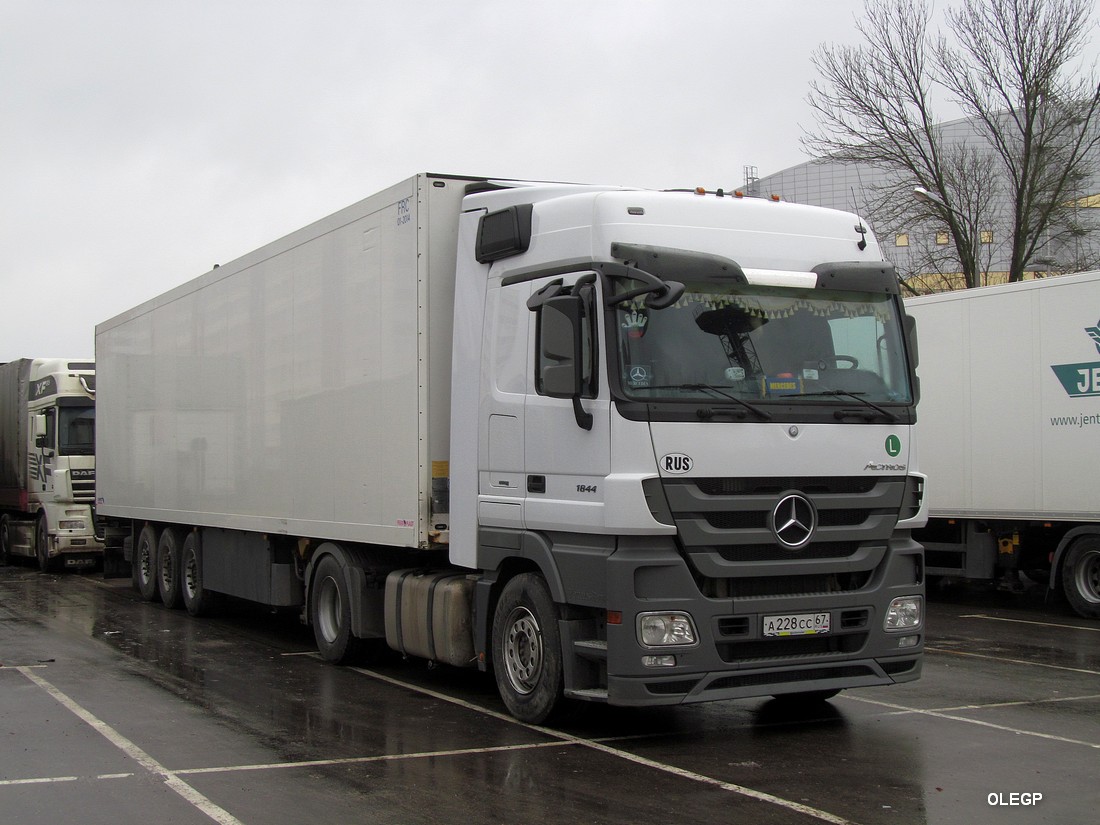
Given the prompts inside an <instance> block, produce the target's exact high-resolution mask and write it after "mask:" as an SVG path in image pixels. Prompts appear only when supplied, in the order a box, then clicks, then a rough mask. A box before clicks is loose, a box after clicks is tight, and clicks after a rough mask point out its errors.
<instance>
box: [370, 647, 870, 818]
mask: <svg viewBox="0 0 1100 825" xmlns="http://www.w3.org/2000/svg"><path fill="white" fill-rule="evenodd" d="M351 670H354V671H355V672H357V673H362V674H363V675H364V676H369V677H370V678H372V679H377V680H379V681H382V682H386V683H388V684H391V685H395V686H397V687H402V688H406V689H408V690H412V691H415V692H416V693H420V694H423V695H424V696H430V697H432V698H433V699H439V700H442V701H444V702H449V703H451V704H452V705H458V706H459V707H462V708H466V709H467V710H472V711H474V712H476V713H480V714H483V715H485V716H491V717H492V718H494V719H500V720H501V721H504V722H508V723H510V724H514V725H518V726H520V727H523V728H527V729H528V730H531V731H535V732H537V733H541V734H543V735H544V736H550V737H553V738H555V739H558V740H560V741H562V742H566V743H570V744H574V745H578V746H580V747H584V748H588V749H590V750H595V751H599V752H600V753H604V754H607V755H609V756H613V757H616V758H618V759H624V760H626V761H628V762H633V763H634V764H636V765H641V766H642V767H646V768H652V769H654V770H658V771H661V772H663V773H667V774H671V775H672V776H676V777H679V778H680V779H688V780H690V781H692V782H698V783H701V784H704V785H709V786H710V787H712V788H719V789H721V790H725V791H730V792H731V793H735V794H738V795H740V796H744V797H748V798H749V799H755V800H756V801H758V802H765V803H768V804H771V805H776V806H778V807H781V808H786V809H787V810H789V811H794V812H797V813H800V814H805V815H806V816H810V817H813V818H814V819H819V820H821V821H822V822H829V823H832V825H851V823H850V821H849V820H847V819H844V818H843V817H840V816H837V815H835V814H831V813H829V812H828V811H822V810H819V809H817V808H812V807H810V806H809V805H803V804H802V803H801V802H795V801H793V800H791V799H784V798H783V797H780V796H775V795H773V794H769V793H765V792H763V791H758V790H755V789H754V788H749V787H746V786H744V785H737V784H734V783H732V782H723V781H722V780H720V779H715V778H714V777H712V776H706V775H705V774H701V773H695V772H694V771H689V770H685V769H684V768H677V767H676V766H675V765H668V764H666V763H664V762H658V761H656V760H654V759H648V758H646V757H644V756H639V755H637V754H634V753H630V751H624V750H620V749H619V748H615V747H612V746H611V745H608V744H606V743H604V742H600V741H598V740H594V739H584V738H583V737H580V736H572V735H570V734H568V733H562V732H561V731H557V730H554V729H553V728H546V727H542V726H541V725H531V724H528V723H526V722H521V721H519V720H518V719H516V718H515V717H513V716H509V715H508V714H505V713H500V712H498V711H495V710H490V709H489V708H484V707H481V706H480V705H476V704H474V703H472V702H467V701H465V700H464V699H458V698H456V697H454V696H448V695H447V694H445V693H439V692H438V691H434V690H429V689H428V688H424V687H421V686H419V685H414V684H410V683H408V682H403V681H401V680H400V679H395V678H393V677H392V676H386V675H384V674H382V673H378V672H376V671H373V670H367V669H365V668H359V667H353V668H351Z"/></svg>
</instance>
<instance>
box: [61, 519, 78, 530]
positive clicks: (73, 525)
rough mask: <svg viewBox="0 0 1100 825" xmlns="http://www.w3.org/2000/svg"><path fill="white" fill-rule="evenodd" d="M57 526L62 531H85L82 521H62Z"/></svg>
mask: <svg viewBox="0 0 1100 825" xmlns="http://www.w3.org/2000/svg"><path fill="white" fill-rule="evenodd" d="M57 526H58V528H59V529H61V530H83V529H84V522H83V521H81V520H80V519H78V518H76V519H62V520H61V521H59V522H58V523H57Z"/></svg>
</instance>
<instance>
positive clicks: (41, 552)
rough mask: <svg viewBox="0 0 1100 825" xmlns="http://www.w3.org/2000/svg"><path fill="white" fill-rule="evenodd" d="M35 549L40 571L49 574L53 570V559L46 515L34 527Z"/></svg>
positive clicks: (40, 517)
mask: <svg viewBox="0 0 1100 825" xmlns="http://www.w3.org/2000/svg"><path fill="white" fill-rule="evenodd" d="M34 549H35V555H36V556H37V557H38V569H39V570H40V571H41V572H43V573H49V572H50V570H51V569H52V568H53V559H51V558H50V531H49V528H48V527H47V525H46V517H45V516H44V515H42V516H39V517H38V521H37V522H36V523H35V525H34Z"/></svg>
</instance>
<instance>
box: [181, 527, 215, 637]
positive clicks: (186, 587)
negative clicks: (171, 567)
mask: <svg viewBox="0 0 1100 825" xmlns="http://www.w3.org/2000/svg"><path fill="white" fill-rule="evenodd" d="M179 585H180V599H181V600H182V601H183V606H184V607H185V608H186V609H187V612H188V613H190V614H191V615H192V616H196V617H197V616H209V615H210V614H211V613H213V612H214V611H215V610H217V608H218V601H219V595H218V594H217V593H213V592H211V591H210V590H207V589H206V588H205V587H204V586H203V583H202V541H201V540H200V539H199V534H198V532H197V531H195V530H192V531H191V532H190V533H188V534H187V538H185V539H184V540H183V547H182V548H181V549H180V562H179Z"/></svg>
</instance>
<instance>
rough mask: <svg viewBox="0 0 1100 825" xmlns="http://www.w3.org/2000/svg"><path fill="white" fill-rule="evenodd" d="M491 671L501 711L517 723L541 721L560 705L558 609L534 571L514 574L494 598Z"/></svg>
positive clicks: (562, 686)
mask: <svg viewBox="0 0 1100 825" xmlns="http://www.w3.org/2000/svg"><path fill="white" fill-rule="evenodd" d="M493 673H494V675H495V676H496V681H497V690H498V691H500V697H501V699H503V700H504V705H505V707H507V708H508V711H509V712H510V713H511V714H512V715H513V716H515V717H516V718H517V719H519V720H520V721H521V722H528V723H530V724H533V725H538V724H541V723H542V722H545V721H546V720H547V719H549V718H550V716H551V715H552V714H553V713H554V712H555V710H556V709H557V708H558V706H559V705H560V703H561V701H562V697H563V691H564V681H563V679H564V677H563V667H562V651H561V635H560V634H559V632H558V609H557V607H555V606H554V601H553V599H552V598H551V597H550V590H549V588H548V587H547V586H546V581H545V579H543V578H542V576H541V575H539V574H538V573H522V574H520V575H518V576H516V577H515V578H513V579H511V580H510V581H509V582H508V583H507V584H506V585H505V586H504V590H503V592H502V593H501V594H500V600H499V601H498V602H497V606H496V611H495V613H494V614H493Z"/></svg>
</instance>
